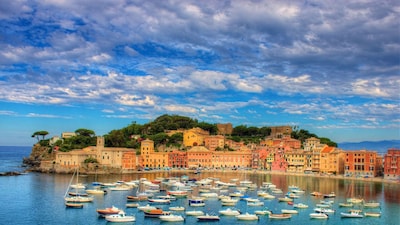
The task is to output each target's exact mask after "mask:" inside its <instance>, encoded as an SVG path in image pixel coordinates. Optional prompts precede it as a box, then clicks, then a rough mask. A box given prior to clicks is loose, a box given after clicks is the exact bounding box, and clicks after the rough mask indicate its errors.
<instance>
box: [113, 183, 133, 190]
mask: <svg viewBox="0 0 400 225" xmlns="http://www.w3.org/2000/svg"><path fill="white" fill-rule="evenodd" d="M109 189H110V190H111V191H130V190H132V189H133V187H132V186H129V185H126V184H121V185H117V186H115V187H110V188H109Z"/></svg>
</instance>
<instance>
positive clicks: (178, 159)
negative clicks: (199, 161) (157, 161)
mask: <svg viewBox="0 0 400 225" xmlns="http://www.w3.org/2000/svg"><path fill="white" fill-rule="evenodd" d="M168 166H169V167H170V168H187V166H188V165H187V153H186V152H183V151H178V150H173V151H172V152H169V153H168Z"/></svg>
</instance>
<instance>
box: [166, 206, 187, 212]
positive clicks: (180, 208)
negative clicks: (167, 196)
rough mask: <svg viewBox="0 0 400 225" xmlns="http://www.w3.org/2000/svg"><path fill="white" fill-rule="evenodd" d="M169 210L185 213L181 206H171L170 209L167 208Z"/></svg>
mask: <svg viewBox="0 0 400 225" xmlns="http://www.w3.org/2000/svg"><path fill="white" fill-rule="evenodd" d="M169 210H171V211H185V207H183V206H172V207H169Z"/></svg>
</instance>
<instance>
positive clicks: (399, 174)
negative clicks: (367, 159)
mask: <svg viewBox="0 0 400 225" xmlns="http://www.w3.org/2000/svg"><path fill="white" fill-rule="evenodd" d="M384 179H388V180H400V149H394V148H392V149H389V150H388V151H387V153H386V154H385V156H384Z"/></svg>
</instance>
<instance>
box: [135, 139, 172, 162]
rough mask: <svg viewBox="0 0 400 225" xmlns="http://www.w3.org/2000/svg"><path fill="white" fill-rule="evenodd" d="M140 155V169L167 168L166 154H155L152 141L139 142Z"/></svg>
mask: <svg viewBox="0 0 400 225" xmlns="http://www.w3.org/2000/svg"><path fill="white" fill-rule="evenodd" d="M140 155H141V158H142V159H141V162H142V167H144V168H165V167H167V166H168V152H155V150H154V141H152V140H149V139H146V140H143V141H142V142H141V145H140Z"/></svg>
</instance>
